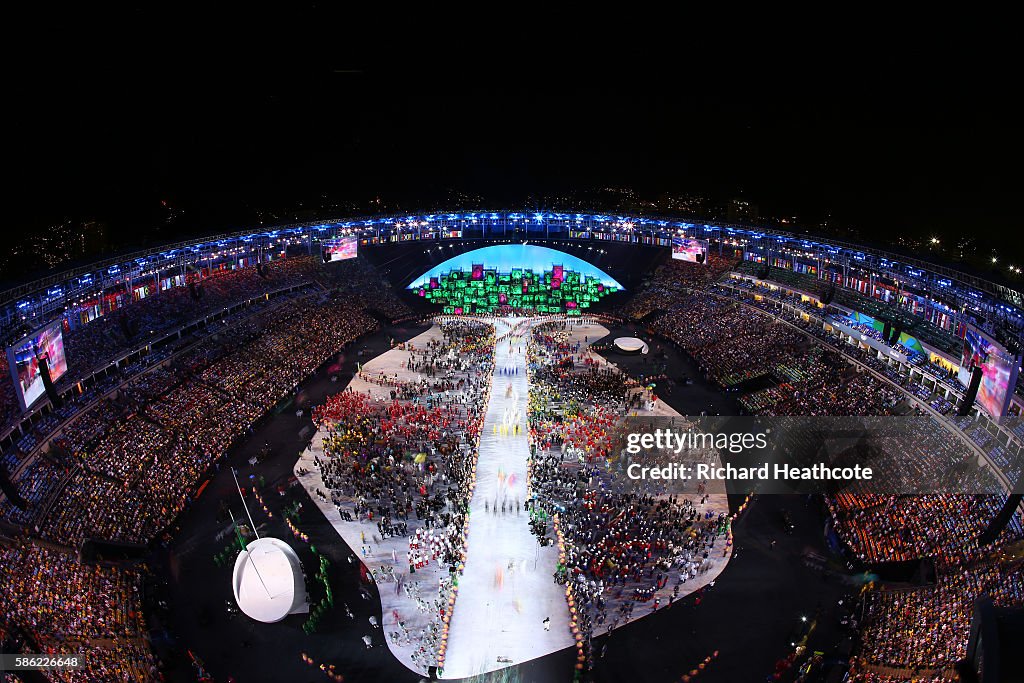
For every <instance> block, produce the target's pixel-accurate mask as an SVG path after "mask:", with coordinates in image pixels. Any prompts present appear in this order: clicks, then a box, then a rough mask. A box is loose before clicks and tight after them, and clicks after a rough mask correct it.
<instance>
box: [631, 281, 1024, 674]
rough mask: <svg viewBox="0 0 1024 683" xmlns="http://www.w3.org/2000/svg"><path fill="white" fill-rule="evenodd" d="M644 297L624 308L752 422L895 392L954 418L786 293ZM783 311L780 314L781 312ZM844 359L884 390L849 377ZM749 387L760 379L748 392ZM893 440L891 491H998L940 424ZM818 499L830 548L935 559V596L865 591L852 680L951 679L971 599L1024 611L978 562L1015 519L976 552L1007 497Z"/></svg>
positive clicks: (844, 495) (1007, 572)
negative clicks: (953, 480) (838, 545)
mask: <svg viewBox="0 0 1024 683" xmlns="http://www.w3.org/2000/svg"><path fill="white" fill-rule="evenodd" d="M750 287H752V285H749V286H748V289H749V288H750ZM652 289H654V290H655V291H653V292H652V293H651V294H650V295H648V293H647V292H646V291H644V292H641V293H640V294H639V295H638V297H637V298H638V299H641V300H643V299H647V298H649V299H650V300H651V302H653V303H644V302H643V301H641V303H634V304H633V306H635V307H640V310H643V307H645V306H650V307H653V308H656V309H661V313H660V314H659V315H658V316H657V317H655V318H654V319H653V320H649V321H648V323H649V326H650V328H651V331H652V332H655V333H657V334H659V335H661V336H662V337H664V338H666V339H668V340H670V341H672V342H674V343H676V344H677V345H678V346H679V347H680V348H682V349H684V350H685V351H687V352H688V353H689V354H690V355H691V356H692V357H693V358H694V359H695V360H696V361H697V363H698V364H699V365H700V367H701V369H702V371H703V372H704V373H705V374H706V375H707V377H708V378H709V379H711V380H713V381H715V382H716V383H718V384H719V385H720V386H722V387H723V388H725V389H726V390H732V391H737V392H739V393H740V394H741V395H740V397H739V404H740V405H741V407H743V408H744V409H745V410H747V411H748V412H751V413H755V414H758V415H765V416H780V415H794V416H797V415H821V416H844V415H894V414H905V413H910V412H915V411H913V410H911V409H910V407H909V404H908V402H907V401H906V400H905V398H904V396H903V394H902V392H901V391H900V390H899V388H898V387H901V388H903V389H905V390H907V391H909V392H910V393H912V394H914V395H915V396H918V397H919V398H921V399H922V400H925V401H926V402H927V403H928V404H929V405H931V406H932V407H933V408H935V409H936V410H937V411H938V412H940V413H948V412H950V411H951V410H952V407H953V406H952V404H951V403H950V402H949V401H948V400H944V399H943V397H941V396H939V395H937V394H934V393H932V392H931V391H927V392H922V391H921V390H920V389H919V388H918V387H919V385H918V384H917V383H916V382H912V381H910V379H909V378H908V377H906V376H903V375H901V374H899V373H898V372H896V370H895V369H894V368H893V367H892V366H891V365H890V364H888V363H885V362H883V361H881V360H879V359H878V358H877V354H875V353H869V352H867V351H865V350H863V349H859V348H857V347H854V346H850V345H849V344H844V343H842V342H841V341H840V340H839V339H838V338H837V337H836V336H835V335H834V334H832V333H829V332H828V331H827V330H826V329H824V328H823V326H822V325H821V324H820V322H819V323H817V324H815V323H813V322H812V321H813V320H814V319H813V318H811V317H809V316H810V315H815V316H819V317H820V316H821V311H820V310H818V309H817V308H816V307H814V306H813V304H811V303H808V302H804V301H802V300H799V299H798V297H793V296H790V297H786V295H785V294H784V293H783V292H782V290H768V289H767V288H760V289H758V290H757V292H756V294H759V295H760V298H756V297H752V296H751V295H750V293H747V294H746V295H741V294H740V293H739V292H738V291H737V290H736V289H735V288H733V289H730V288H715V289H714V291H711V288H706V289H705V290H703V291H700V290H699V289H697V288H691V289H690V290H688V291H687V293H686V294H676V295H675V297H674V299H673V300H668V299H666V298H665V296H664V288H663V287H661V288H659V287H658V286H657V282H655V283H654V285H652ZM741 289H742V288H741ZM723 294H724V295H725V296H722V295H723ZM782 301H785V302H786V303H787V304H788V305H789V308H786V307H784V306H781V305H779V302H782ZM741 302H742V303H741ZM758 309H760V311H764V313H761V312H760V311H759V310H758ZM794 311H796V312H794ZM804 314H808V315H804ZM787 323H788V324H787ZM801 332H806V333H807V334H809V335H811V336H812V337H816V339H814V340H813V341H812V340H811V339H808V338H807V337H806V336H805V335H804V334H802V333H801ZM864 332H865V334H869V333H870V330H864ZM840 354H844V355H847V356H851V357H853V358H855V359H856V360H857V361H859V362H860V363H862V364H864V365H867V366H868V367H870V368H871V369H873V370H875V371H877V372H878V373H880V374H881V375H883V376H884V377H885V378H886V379H887V380H889V381H888V382H886V381H883V380H880V379H878V378H876V377H875V376H873V375H871V374H870V373H867V372H863V371H858V370H855V369H854V366H852V365H851V364H850V363H849V362H848V361H847V360H846V359H844V358H843V357H842V355H840ZM754 378H762V379H763V378H767V379H768V380H769V381H768V382H764V381H761V382H752V383H751V384H747V382H748V380H752V379H754ZM890 382H891V383H890ZM765 384H768V386H765ZM893 385H895V386H893ZM748 388H749V390H748ZM923 394H926V395H923ZM916 412H918V413H919V414H920V413H921V412H922V411H916ZM914 419H920V418H914ZM961 428H962V429H965V434H966V436H967V437H968V438H970V439H971V440H972V441H974V443H976V444H977V445H978V446H979V447H982V448H985V449H986V450H988V451H989V453H990V454H993V453H994V455H995V457H997V458H998V457H999V456H1000V455H1002V457H1003V460H1005V461H1006V464H1007V466H1008V469H1012V468H1013V467H1018V468H1019V467H1020V464H1019V463H1017V462H1010V458H1009V456H1008V455H1007V454H1004V453H1003V452H1002V451H998V452H997V451H996V448H997V447H998V446H999V444H998V443H995V440H994V439H993V438H992V436H991V435H990V434H988V433H987V432H984V430H982V429H978V428H976V427H974V426H973V425H969V424H963V425H961ZM901 436H902V437H903V438H901V439H900V440H899V443H901V444H903V448H905V452H904V453H903V457H900V458H899V459H897V460H895V461H890V462H889V469H886V470H885V471H884V472H883V473H882V474H883V476H884V478H885V480H886V481H888V482H893V483H894V488H898V487H899V486H900V485H905V486H911V485H913V484H915V483H916V484H917V485H918V486H925V485H927V484H928V482H932V483H936V482H933V481H932V480H933V479H935V478H936V477H937V476H938V475H940V474H942V473H945V472H948V471H951V470H953V471H962V470H963V468H964V467H968V468H969V469H970V470H971V471H970V472H969V473H968V474H966V475H963V476H965V477H967V481H968V482H970V483H973V484H975V485H976V486H977V487H978V490H995V488H994V486H995V479H994V476H993V475H992V473H991V472H989V471H988V470H987V469H985V468H977V467H976V466H974V465H973V462H974V461H976V459H977V458H976V457H974V455H973V452H972V451H970V450H969V449H968V448H966V447H965V445H964V444H963V443H962V442H961V441H960V440H959V439H956V438H951V434H949V433H947V432H946V431H945V430H944V429H942V428H941V427H940V426H939V425H938V424H937V423H935V424H934V426H933V428H932V429H931V430H925V431H923V432H921V431H918V432H917V433H916V434H915V436H914V438H913V439H909V440H908V439H907V438H906V435H901ZM997 461H998V460H997ZM1013 471H1018V470H1013ZM936 490H942V489H941V488H937V489H936ZM826 502H827V504H828V507H829V510H830V511H831V514H832V519H833V523H834V525H835V529H836V531H837V533H838V535H839V537H840V538H841V539H842V540H843V541H844V543H845V544H846V546H847V547H848V548H849V550H850V552H851V553H852V555H853V557H855V558H856V559H857V560H858V561H860V562H863V563H867V564H869V565H870V564H872V563H879V562H890V561H905V560H916V559H921V558H930V559H933V560H935V562H936V563H937V566H938V568H939V572H940V576H941V578H940V580H939V583H938V584H937V585H936V586H935V587H930V588H925V589H920V590H918V591H916V592H912V593H909V594H908V593H895V592H886V591H874V592H871V593H869V597H868V605H869V611H870V619H869V626H867V627H866V628H865V629H864V631H863V633H862V639H861V643H862V653H861V659H859V660H858V661H857V662H855V665H854V667H853V669H852V671H853V677H852V680H856V681H861V682H864V683H867V682H870V681H887V680H905V679H907V678H914V679H915V680H933V679H934V680H946V679H947V677H948V675H949V673H950V671H951V666H952V665H953V664H955V662H956V661H957V659H958V658H960V657H962V656H963V654H964V648H965V645H966V640H967V635H968V622H969V617H970V611H971V607H972V605H973V601H974V598H975V597H977V595H978V594H980V593H981V592H987V593H989V594H992V595H994V596H996V598H997V603H998V604H1002V605H1016V606H1019V605H1022V604H1024V592H1022V590H1021V573H1020V566H1019V565H1018V566H1006V565H1005V564H1004V565H1000V564H999V561H996V560H992V561H988V562H986V560H985V558H987V557H991V556H992V554H993V553H997V552H998V551H999V549H1000V548H1002V547H1005V546H1006V545H1007V544H1010V543H1013V542H1016V541H1018V540H1020V539H1021V538H1022V537H1024V531H1022V522H1021V519H1020V515H1019V514H1018V515H1015V516H1014V518H1013V519H1012V520H1011V522H1010V524H1009V526H1008V527H1007V528H1006V529H1005V530H1004V531H1003V532H1002V533H1001V534H1000V536H999V537H998V538H997V539H996V541H995V542H994V543H992V544H990V545H988V546H985V547H978V545H977V537H978V535H979V534H980V533H981V531H982V530H983V529H984V528H985V527H986V526H987V524H988V523H989V522H990V521H991V520H992V518H993V517H994V516H995V514H996V513H997V511H998V510H999V508H1000V507H1001V505H1002V502H1003V497H1002V496H991V495H988V496H986V495H956V494H934V495H913V496H907V495H901V496H898V495H878V494H873V493H867V492H865V491H863V490H862V487H852V488H850V489H848V490H846V491H844V492H841V493H837V494H835V495H833V496H829V497H827V498H826ZM1003 562H1005V561H1003ZM933 677H934V678H933Z"/></svg>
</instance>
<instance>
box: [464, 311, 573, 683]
mask: <svg viewBox="0 0 1024 683" xmlns="http://www.w3.org/2000/svg"><path fill="white" fill-rule="evenodd" d="M520 322H523V323H524V325H525V324H526V323H525V321H524V320H523V319H516V318H513V319H507V324H503V323H505V321H499V323H498V325H497V334H498V336H499V337H500V336H501V335H502V333H503V332H504V331H506V330H508V329H509V327H510V326H511V327H514V326H516V325H517V324H519V323H520ZM525 352H526V340H525V339H523V340H522V341H521V342H518V343H516V344H515V345H513V346H511V348H510V344H509V342H508V341H507V340H503V341H499V342H498V343H497V348H496V350H495V364H494V366H495V371H494V376H493V378H492V384H491V398H490V401H489V403H488V406H487V413H486V415H485V417H484V425H483V431H482V434H481V439H480V456H479V461H478V464H477V483H476V490H475V491H474V493H473V498H472V500H471V501H470V521H469V544H468V553H467V557H466V569H465V573H464V574H463V576H462V577H461V578H460V579H459V597H458V599H457V601H456V603H455V611H454V612H453V614H452V621H451V629H450V632H449V639H448V652H447V658H446V662H445V667H444V678H446V679H452V678H463V677H466V676H472V675H476V674H480V673H485V672H488V671H494V670H496V669H500V668H503V667H506V666H510V665H511V664H517V663H520V662H524V661H527V660H530V659H534V658H536V657H541V656H543V655H545V654H548V653H550V652H554V651H556V650H560V649H562V648H565V647H570V646H571V645H573V640H572V636H571V635H570V633H569V612H568V607H567V605H566V602H565V589H564V588H562V587H561V586H559V585H557V584H556V583H555V582H554V581H553V580H552V576H553V574H554V573H555V568H556V565H557V563H558V550H557V548H556V547H555V546H553V545H552V546H548V547H546V548H541V547H540V546H539V545H538V544H537V539H536V537H535V536H534V535H533V534H531V533H530V526H529V516H528V514H527V513H526V512H525V511H524V510H523V503H524V501H525V498H526V473H527V459H528V458H529V455H530V447H529V441H528V438H527V425H526V410H527V396H528V382H527V379H526V357H525ZM503 369H513V370H514V371H517V374H512V375H506V374H502V370H503ZM517 424H518V425H519V434H518V435H517V434H515V432H514V427H515V425H517ZM503 425H506V426H507V427H508V430H507V431H508V433H507V434H503V433H501V431H500V428H501V427H502V426H503ZM495 428H498V429H499V431H498V433H495ZM502 503H504V504H505V508H504V512H502ZM495 504H496V505H497V512H495V507H494V506H495ZM545 618H549V619H550V620H551V622H550V630H547V631H545V630H544V623H543V622H544V619H545Z"/></svg>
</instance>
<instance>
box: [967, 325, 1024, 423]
mask: <svg viewBox="0 0 1024 683" xmlns="http://www.w3.org/2000/svg"><path fill="white" fill-rule="evenodd" d="M975 366H977V367H980V368H981V372H982V377H981V384H980V385H979V386H978V397H977V401H978V404H979V405H980V406H981V407H982V408H983V409H984V410H985V412H987V413H988V414H989V415H991V416H992V417H1000V416H1002V415H1005V414H1006V409H1007V407H1008V405H1009V400H1010V397H1011V389H1010V387H1013V386H1014V385H1015V384H1016V381H1017V368H1018V367H1019V360H1018V359H1016V358H1014V357H1013V356H1012V355H1011V354H1010V352H1009V351H1007V350H1006V349H1004V348H1003V347H1002V346H1000V345H999V344H997V343H996V342H994V341H992V340H991V339H989V338H988V337H987V336H986V335H985V334H983V333H982V332H980V331H978V330H976V329H974V328H971V329H968V330H967V334H966V335H964V348H963V358H962V359H961V362H960V375H959V379H960V381H961V382H962V383H963V384H964V385H968V384H970V381H971V369H972V368H973V367H975Z"/></svg>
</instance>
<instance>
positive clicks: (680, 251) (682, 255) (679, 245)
mask: <svg viewBox="0 0 1024 683" xmlns="http://www.w3.org/2000/svg"><path fill="white" fill-rule="evenodd" d="M707 257H708V243H707V242H706V241H705V240H695V239H690V238H688V237H673V238H672V258H674V259H676V260H679V261H689V262H690V263H704V262H706V261H707Z"/></svg>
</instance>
